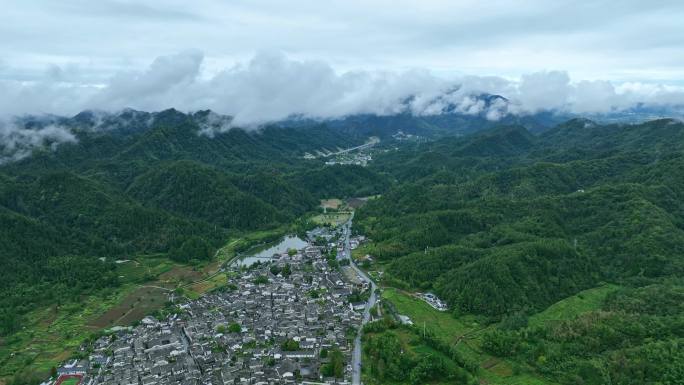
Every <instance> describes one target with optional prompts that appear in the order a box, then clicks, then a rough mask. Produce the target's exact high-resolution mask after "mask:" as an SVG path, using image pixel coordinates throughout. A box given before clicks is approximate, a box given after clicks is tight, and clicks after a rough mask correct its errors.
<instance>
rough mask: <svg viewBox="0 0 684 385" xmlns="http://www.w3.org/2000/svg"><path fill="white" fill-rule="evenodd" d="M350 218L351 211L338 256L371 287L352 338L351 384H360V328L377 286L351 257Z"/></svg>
mask: <svg viewBox="0 0 684 385" xmlns="http://www.w3.org/2000/svg"><path fill="white" fill-rule="evenodd" d="M352 219H354V214H353V213H352V216H351V218H349V221H347V223H345V224H344V233H343V236H344V237H345V239H344V250H343V251H342V253H341V255H339V256H338V257H339V258H340V259H344V258H349V260H350V266H351V267H352V268H353V269H354V270H355V271H356V272H357V273H358V274H359V276H360V277H362V278H363V279H364V280H365V281H366V282H368V283H369V284H370V287H371V296H370V298H369V299H368V302H366V307H365V308H364V309H363V321H362V322H361V328H359V331H358V333H357V334H356V338H355V339H354V351H353V353H352V364H351V365H352V385H361V329H363V325H365V324H367V323H368V321H370V309H371V308H372V307H373V306H374V305H375V303H376V302H377V294H376V288H377V286H376V285H375V282H373V280H372V279H371V278H370V277H369V276H368V275H367V274H366V273H365V272H364V271H363V270H361V269H359V267H358V266H356V264H355V263H354V260H353V259H352V258H351V246H350V245H349V237H350V236H351V226H352Z"/></svg>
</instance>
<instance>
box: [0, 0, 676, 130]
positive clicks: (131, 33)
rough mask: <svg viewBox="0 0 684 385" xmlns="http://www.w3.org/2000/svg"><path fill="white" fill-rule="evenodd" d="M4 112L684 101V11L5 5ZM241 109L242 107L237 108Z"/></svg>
mask: <svg viewBox="0 0 684 385" xmlns="http://www.w3.org/2000/svg"><path fill="white" fill-rule="evenodd" d="M2 8H3V9H2V12H0V114H4V115H7V114H21V113H41V112H49V113H62V114H72V113H75V112H78V111H79V110H80V109H84V108H100V109H118V108H123V107H133V108H139V109H162V108H168V107H176V108H179V109H182V110H191V109H200V108H212V109H215V110H217V111H219V112H222V113H229V114H234V115H237V116H238V117H242V118H243V119H244V120H245V121H248V120H267V119H276V118H280V117H283V116H286V115H287V114H291V113H306V114H310V115H316V116H333V115H340V114H346V113H355V112H383V111H384V112H387V111H391V110H392V105H393V103H395V102H396V100H397V99H398V98H399V97H401V96H406V95H405V94H407V93H421V92H422V93H426V94H434V93H437V92H439V91H440V90H444V89H445V88H447V87H449V85H453V84H454V83H459V84H468V85H469V87H467V88H468V89H471V88H472V89H473V90H474V91H481V92H501V93H506V95H504V96H507V97H510V98H512V99H515V100H518V101H519V103H520V104H521V106H522V107H521V109H522V110H525V111H532V110H535V109H539V108H547V107H548V108H567V109H570V110H575V111H579V112H582V111H591V110H594V109H606V108H616V107H618V108H621V107H625V106H628V105H630V104H632V103H635V102H636V101H642V100H643V101H646V102H654V103H682V102H684V93H683V91H682V89H683V87H684V65H683V63H684V22H682V21H683V20H684V2H683V1H653V0H650V1H643V0H639V1H631V0H621V1H619V2H616V1H562V0H557V1H553V0H534V1H482V0H477V1H438V0H414V1H402V0H392V1H390V0H387V1H379V0H363V1H355V0H343V1H320V0H318V1H297V0H288V1H280V0H278V1H276V0H235V1H231V0H193V1H187V0H163V1H162V0H156V1H151V0H130V1H128V0H82V1H77V0H59V1H55V0H6V1H4V2H3V7H2ZM237 99H243V100H237Z"/></svg>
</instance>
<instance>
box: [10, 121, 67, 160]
mask: <svg viewBox="0 0 684 385" xmlns="http://www.w3.org/2000/svg"><path fill="white" fill-rule="evenodd" d="M75 142H76V137H75V136H74V134H73V133H72V132H70V131H69V130H68V129H66V128H64V127H60V126H58V125H54V124H50V125H47V126H45V127H40V128H33V129H29V128H25V127H22V126H20V125H17V124H14V123H13V122H3V121H0V164H3V163H8V162H14V161H18V160H21V159H23V158H25V157H27V156H29V155H31V153H32V152H33V150H34V149H38V148H44V149H49V150H52V151H54V150H55V149H57V147H58V146H59V145H61V144H63V143H75Z"/></svg>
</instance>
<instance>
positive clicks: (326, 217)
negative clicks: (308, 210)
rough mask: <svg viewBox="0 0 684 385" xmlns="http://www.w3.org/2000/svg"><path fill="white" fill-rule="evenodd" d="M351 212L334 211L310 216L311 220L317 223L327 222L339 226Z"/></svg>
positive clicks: (323, 223) (346, 219) (347, 218)
mask: <svg viewBox="0 0 684 385" xmlns="http://www.w3.org/2000/svg"><path fill="white" fill-rule="evenodd" d="M349 217H351V213H348V212H334V213H327V214H318V215H316V216H314V217H313V218H311V220H312V221H313V222H314V223H316V224H319V225H325V224H329V225H331V226H339V225H341V224H343V223H344V222H346V221H348V220H349Z"/></svg>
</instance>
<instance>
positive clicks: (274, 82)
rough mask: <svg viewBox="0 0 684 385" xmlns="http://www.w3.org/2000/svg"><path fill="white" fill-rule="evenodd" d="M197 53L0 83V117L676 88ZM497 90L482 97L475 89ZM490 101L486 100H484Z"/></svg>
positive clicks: (632, 95) (460, 102) (601, 102)
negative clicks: (100, 75) (86, 75)
mask: <svg viewBox="0 0 684 385" xmlns="http://www.w3.org/2000/svg"><path fill="white" fill-rule="evenodd" d="M203 62H204V55H203V54H202V53H201V52H198V51H187V52H181V53H178V54H175V55H169V56H160V57H158V58H157V59H155V60H154V61H153V62H152V63H151V64H150V65H149V66H148V67H147V68H146V69H145V70H142V71H129V72H122V73H118V74H115V75H113V76H112V77H111V78H109V79H108V80H107V81H106V82H105V83H104V84H80V83H75V82H68V81H66V82H65V81H55V80H54V79H50V78H45V79H42V80H40V81H34V82H30V83H26V82H13V81H10V80H0V84H1V85H2V87H3V89H4V92H3V93H2V95H0V114H1V115H4V116H12V115H22V114H26V113H28V114H35V113H38V112H41V113H51V114H57V115H72V114H76V113H78V112H80V111H82V110H104V111H110V112H111V111H120V110H122V109H124V108H135V109H138V110H147V111H159V110H164V109H168V108H177V109H179V110H181V111H186V112H187V111H198V110H205V109H211V110H213V111H215V112H217V113H219V114H222V115H230V116H233V118H234V123H235V124H237V125H240V126H243V127H244V126H251V125H259V124H263V123H267V122H273V121H278V120H282V119H286V118H288V117H290V116H293V115H299V116H303V117H306V118H312V119H339V118H343V117H345V116H350V115H359V114H374V115H380V116H386V115H395V114H400V113H410V114H413V115H418V116H422V115H428V116H430V115H438V114H442V113H449V112H454V111H456V112H459V113H462V114H468V115H478V114H483V115H484V116H486V117H487V119H489V120H494V121H496V120H499V119H501V118H503V117H505V116H507V115H514V116H526V115H530V114H535V113H538V112H542V111H554V112H558V113H571V114H573V113H574V114H609V113H620V112H622V111H627V110H629V109H630V108H634V107H637V106H643V107H646V108H661V109H662V108H670V109H672V108H679V111H681V106H682V105H684V91H683V90H682V89H681V88H679V87H676V86H667V85H663V84H657V83H656V84H652V83H649V84H646V83H634V82H629V83H628V82H623V83H615V84H614V83H613V82H608V81H602V80H578V81H573V80H571V79H570V76H569V75H568V73H566V72H563V71H544V72H534V73H530V74H524V75H522V76H521V77H520V78H518V79H512V80H511V79H507V78H502V77H495V76H486V77H485V76H467V75H466V76H458V77H452V78H445V77H440V76H437V75H435V74H433V73H431V72H429V71H426V70H417V69H416V70H408V71H403V72H396V71H370V70H369V71H347V72H337V71H335V70H334V69H333V67H332V66H330V65H329V64H328V63H325V62H322V61H311V60H303V61H302V60H295V59H291V58H289V57H288V56H286V55H285V54H282V53H277V52H263V53H259V54H257V55H256V56H254V57H253V58H252V59H251V60H249V61H247V62H241V63H237V64H236V65H234V66H233V67H229V68H222V69H221V70H219V71H216V72H214V73H212V74H207V73H205V72H204V71H203ZM486 94H489V95H500V96H501V97H502V99H496V100H495V99H492V100H489V101H486V100H483V99H482V98H480V97H479V96H480V95H486ZM492 102H494V103H492Z"/></svg>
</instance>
